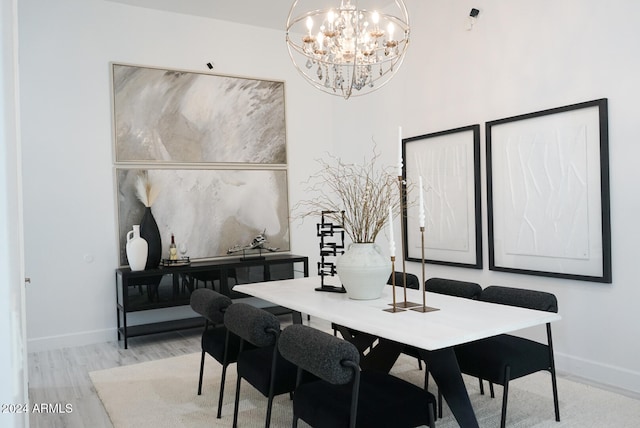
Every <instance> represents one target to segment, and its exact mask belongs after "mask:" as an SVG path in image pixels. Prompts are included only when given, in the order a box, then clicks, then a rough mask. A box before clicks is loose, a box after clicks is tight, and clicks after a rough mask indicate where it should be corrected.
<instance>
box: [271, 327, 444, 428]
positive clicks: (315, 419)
mask: <svg viewBox="0 0 640 428" xmlns="http://www.w3.org/2000/svg"><path fill="white" fill-rule="evenodd" d="M278 348H279V349H280V352H281V353H282V356H283V357H284V358H286V359H288V360H289V361H291V362H292V363H294V364H295V365H297V366H298V368H299V372H298V378H299V379H300V378H301V377H302V374H303V373H304V372H308V373H311V374H313V375H315V376H317V377H318V378H319V379H318V380H316V381H312V382H306V383H298V385H297V387H296V390H295V393H294V395H293V427H294V428H295V427H297V424H298V419H302V420H303V421H305V422H306V423H308V424H310V425H311V426H313V427H316V428H322V427H327V428H340V427H350V428H354V427H396V428H399V427H415V426H421V425H428V426H430V427H434V413H433V408H434V403H435V398H434V397H433V395H431V394H430V393H428V392H427V391H425V390H423V389H422V388H419V387H417V386H415V385H413V384H411V383H409V382H406V381H404V380H401V379H399V378H396V377H394V376H392V375H390V374H388V373H380V372H374V371H362V372H361V371H360V367H359V362H360V353H359V352H358V350H357V349H356V347H355V346H354V345H353V344H351V343H349V342H347V341H345V340H342V339H340V338H338V337H335V336H332V335H330V334H328V333H325V332H323V331H320V330H316V329H313V328H311V327H308V326H304V325H300V324H294V325H291V326H289V327H287V328H285V329H284V331H283V332H282V334H281V335H280V339H279V341H278Z"/></svg>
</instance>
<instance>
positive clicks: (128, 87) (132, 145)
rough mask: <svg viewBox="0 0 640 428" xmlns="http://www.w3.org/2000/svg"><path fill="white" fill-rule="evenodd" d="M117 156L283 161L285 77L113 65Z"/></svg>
mask: <svg viewBox="0 0 640 428" xmlns="http://www.w3.org/2000/svg"><path fill="white" fill-rule="evenodd" d="M113 92H114V125H115V157H116V162H149V161H153V162H172V163H173V162H177V163H227V162H232V163H252V164H286V162H287V158H286V132H285V130H286V127H285V105H284V104H285V101H284V100H285V97H284V83H283V82H274V81H267V80H258V79H247V78H239V77H230V76H221V75H213V74H206V73H193V72H185V71H176V70H162V69H156V68H147V67H136V66H130V65H120V64H114V65H113Z"/></svg>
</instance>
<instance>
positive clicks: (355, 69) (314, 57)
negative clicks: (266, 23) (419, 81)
mask: <svg viewBox="0 0 640 428" xmlns="http://www.w3.org/2000/svg"><path fill="white" fill-rule="evenodd" d="M331 1H332V0H316V1H315V2H314V1H306V2H302V3H305V5H308V4H309V3H312V4H313V3H316V4H317V3H320V4H319V5H317V7H309V6H307V8H308V9H310V10H307V11H304V12H300V11H299V10H298V9H299V7H298V3H299V1H298V0H296V1H294V2H293V5H292V6H291V10H290V11H289V17H288V18H287V47H288V49H289V56H290V57H291V60H292V61H293V64H294V65H295V66H296V68H297V69H298V71H299V72H300V74H302V75H303V76H304V77H305V79H306V80H307V81H308V82H310V83H311V84H312V85H313V86H315V87H316V88H318V89H320V90H322V91H324V92H327V93H329V94H333V95H339V96H342V97H344V99H348V98H349V97H351V96H354V97H355V96H360V95H365V94H368V93H370V92H373V91H375V90H376V89H379V88H380V87H382V86H384V85H385V84H386V83H387V82H388V81H389V80H391V78H392V77H393V75H394V74H395V72H396V71H397V70H398V68H400V65H402V61H403V58H404V54H405V52H406V50H407V47H408V45H409V15H408V14H407V8H406V6H405V5H404V2H403V1H402V0H395V1H388V0H387V1H383V0H369V1H365V0H353V1H351V0H341V1H340V5H339V7H331V6H328V5H326V3H330V2H331ZM333 1H337V0H333ZM374 3H378V6H379V7H380V8H379V9H375V8H374V7H375V4H374Z"/></svg>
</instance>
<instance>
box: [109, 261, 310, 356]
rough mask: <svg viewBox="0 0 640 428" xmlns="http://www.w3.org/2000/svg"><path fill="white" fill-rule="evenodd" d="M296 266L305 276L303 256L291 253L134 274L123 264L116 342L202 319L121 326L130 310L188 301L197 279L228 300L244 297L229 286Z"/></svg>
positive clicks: (281, 275)
mask: <svg viewBox="0 0 640 428" xmlns="http://www.w3.org/2000/svg"><path fill="white" fill-rule="evenodd" d="M296 264H302V273H303V274H304V276H309V259H308V258H307V257H305V256H297V255H294V254H272V255H266V256H264V257H255V258H250V257H247V258H243V259H237V258H236V259H224V260H210V261H199V262H192V263H191V264H189V265H186V266H170V267H159V268H157V269H147V270H144V271H136V272H132V271H131V269H129V268H128V267H124V268H119V269H116V299H117V308H116V315H117V318H118V340H120V339H124V347H125V349H126V348H127V346H128V341H127V340H128V338H129V337H134V336H142V335H147V334H154V333H162V332H166V331H173V330H181V329H186V328H193V327H197V326H201V325H203V320H202V317H193V318H186V319H178V320H172V321H164V322H157V323H150V324H144V325H134V326H128V325H127V314H128V313H130V312H139V311H147V310H152V309H162V308H169V307H175V306H185V305H189V298H190V296H191V291H193V290H194V289H195V288H197V287H198V286H200V285H201V281H202V282H203V283H204V286H207V284H209V283H210V284H211V287H213V288H215V289H216V290H217V291H219V292H220V293H222V294H225V295H227V296H229V297H231V298H232V299H237V298H242V297H249V296H247V295H245V294H242V293H237V292H234V291H233V290H232V287H233V285H235V284H238V283H253V282H263V281H272V280H279V279H290V278H294V275H295V271H296V270H295V269H296ZM298 269H299V268H298ZM265 309H267V310H269V311H271V312H273V313H276V314H284V313H288V312H291V311H290V310H288V309H285V308H281V307H278V306H273V307H269V308H265Z"/></svg>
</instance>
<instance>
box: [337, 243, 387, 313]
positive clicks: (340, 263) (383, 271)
mask: <svg viewBox="0 0 640 428" xmlns="http://www.w3.org/2000/svg"><path fill="white" fill-rule="evenodd" d="M336 270H337V272H338V277H339V278H340V281H341V282H342V285H343V286H344V288H345V289H346V290H347V295H348V296H349V297H350V298H351V299H356V300H372V299H378V298H379V297H380V296H381V295H382V290H383V289H384V286H385V285H386V283H387V280H388V279H389V275H390V274H391V261H390V260H388V259H387V258H386V257H385V256H384V255H383V254H382V251H381V250H380V247H379V246H378V245H377V244H375V243H365V244H358V243H353V244H351V245H350V246H349V249H348V250H347V251H346V252H345V253H344V254H343V255H341V256H340V257H339V258H338V260H337V261H336Z"/></svg>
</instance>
